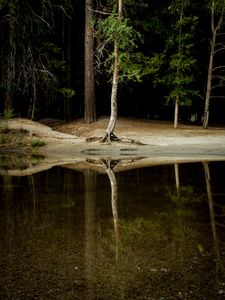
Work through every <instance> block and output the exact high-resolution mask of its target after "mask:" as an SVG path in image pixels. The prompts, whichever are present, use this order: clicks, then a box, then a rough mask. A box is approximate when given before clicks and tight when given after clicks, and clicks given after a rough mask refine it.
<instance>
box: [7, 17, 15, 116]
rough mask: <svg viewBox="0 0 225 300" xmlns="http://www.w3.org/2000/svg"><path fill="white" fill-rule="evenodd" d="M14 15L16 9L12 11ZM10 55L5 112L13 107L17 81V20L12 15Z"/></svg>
mask: <svg viewBox="0 0 225 300" xmlns="http://www.w3.org/2000/svg"><path fill="white" fill-rule="evenodd" d="M11 13H12V15H13V14H14V11H12V12H11ZM9 22H10V23H9V56H8V63H7V69H6V75H5V77H6V83H5V88H6V92H5V114H7V113H10V112H11V111H12V109H13V86H14V83H15V76H16V75H15V73H16V67H15V64H16V61H15V58H16V44H15V20H14V18H13V17H12V16H11V17H10V21H9Z"/></svg>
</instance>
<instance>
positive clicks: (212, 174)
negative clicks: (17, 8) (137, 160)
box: [0, 162, 225, 300]
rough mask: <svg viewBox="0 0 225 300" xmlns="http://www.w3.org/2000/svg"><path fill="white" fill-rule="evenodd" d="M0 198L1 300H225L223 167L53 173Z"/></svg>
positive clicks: (4, 188)
mask: <svg viewBox="0 0 225 300" xmlns="http://www.w3.org/2000/svg"><path fill="white" fill-rule="evenodd" d="M108 166H109V165H108ZM106 167H107V166H106ZM0 196H1V200H0V218H1V219H0V224H1V232H0V251H1V255H0V299H2V300H5V299H10V300H12V299H16V300H19V299H26V300H27V299H44V300H46V299H60V300H63V299H129V300H132V299H152V300H153V299H157V300H159V299H161V300H162V299H224V298H225V273H224V262H225V227H224V226H225V162H213V163H204V164H203V163H192V164H180V165H165V166H155V167H148V168H142V169H135V170H130V171H124V172H118V173H115V174H114V173H113V169H112V168H111V169H110V168H108V169H106V170H104V171H102V172H101V173H98V172H96V171H92V170H85V171H76V170H73V169H70V168H68V167H57V168H56V167H55V168H52V169H50V170H48V171H43V172H41V173H38V174H35V175H31V176H24V177H10V176H0Z"/></svg>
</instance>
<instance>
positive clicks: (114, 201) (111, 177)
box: [106, 161, 120, 260]
mask: <svg viewBox="0 0 225 300" xmlns="http://www.w3.org/2000/svg"><path fill="white" fill-rule="evenodd" d="M106 173H107V175H108V177H109V181H110V185H111V203H112V214H113V224H114V232H115V258H116V260H118V259H119V243H120V239H119V218H118V207H117V198H118V189H117V182H116V176H115V174H114V172H113V170H112V167H111V161H108V162H107V168H106Z"/></svg>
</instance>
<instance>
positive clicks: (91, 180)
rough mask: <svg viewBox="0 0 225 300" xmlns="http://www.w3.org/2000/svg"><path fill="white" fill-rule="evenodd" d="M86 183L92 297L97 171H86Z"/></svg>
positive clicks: (87, 252)
mask: <svg viewBox="0 0 225 300" xmlns="http://www.w3.org/2000/svg"><path fill="white" fill-rule="evenodd" d="M84 185H85V195H84V197H85V199H84V200H85V269H86V279H87V289H88V291H89V295H90V298H88V299H93V298H92V297H91V295H93V293H94V283H93V277H95V272H96V271H95V257H96V241H95V228H96V227H95V198H96V173H95V172H94V171H92V170H85V172H84Z"/></svg>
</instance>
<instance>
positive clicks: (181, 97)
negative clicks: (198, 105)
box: [164, 1, 198, 106]
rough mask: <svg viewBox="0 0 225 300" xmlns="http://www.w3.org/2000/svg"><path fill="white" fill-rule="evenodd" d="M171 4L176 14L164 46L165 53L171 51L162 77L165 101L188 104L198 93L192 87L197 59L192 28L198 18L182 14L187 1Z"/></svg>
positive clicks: (187, 3)
mask: <svg viewBox="0 0 225 300" xmlns="http://www.w3.org/2000/svg"><path fill="white" fill-rule="evenodd" d="M173 5H174V6H173V7H171V8H170V9H171V11H172V13H173V14H175V15H176V22H175V23H174V26H173V28H172V29H173V31H172V34H171V35H170V36H169V38H168V40H167V44H166V48H165V55H167V56H168V54H170V53H171V54H170V56H169V60H168V68H167V72H166V74H165V78H164V82H165V84H166V86H167V87H168V91H169V94H168V96H167V97H166V103H167V104H168V103H170V102H172V103H174V102H175V101H178V103H179V105H185V106H190V105H191V104H192V99H193V96H197V95H198V92H197V91H196V90H194V89H193V83H194V76H193V74H194V67H195V65H196V62H197V61H196V59H195V58H194V57H193V55H192V49H193V47H194V44H193V38H194V29H195V26H196V24H197V21H198V18H197V17H196V16H187V17H186V16H185V15H184V8H185V7H186V6H188V5H189V1H181V3H180V2H179V1H174V2H173Z"/></svg>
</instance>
